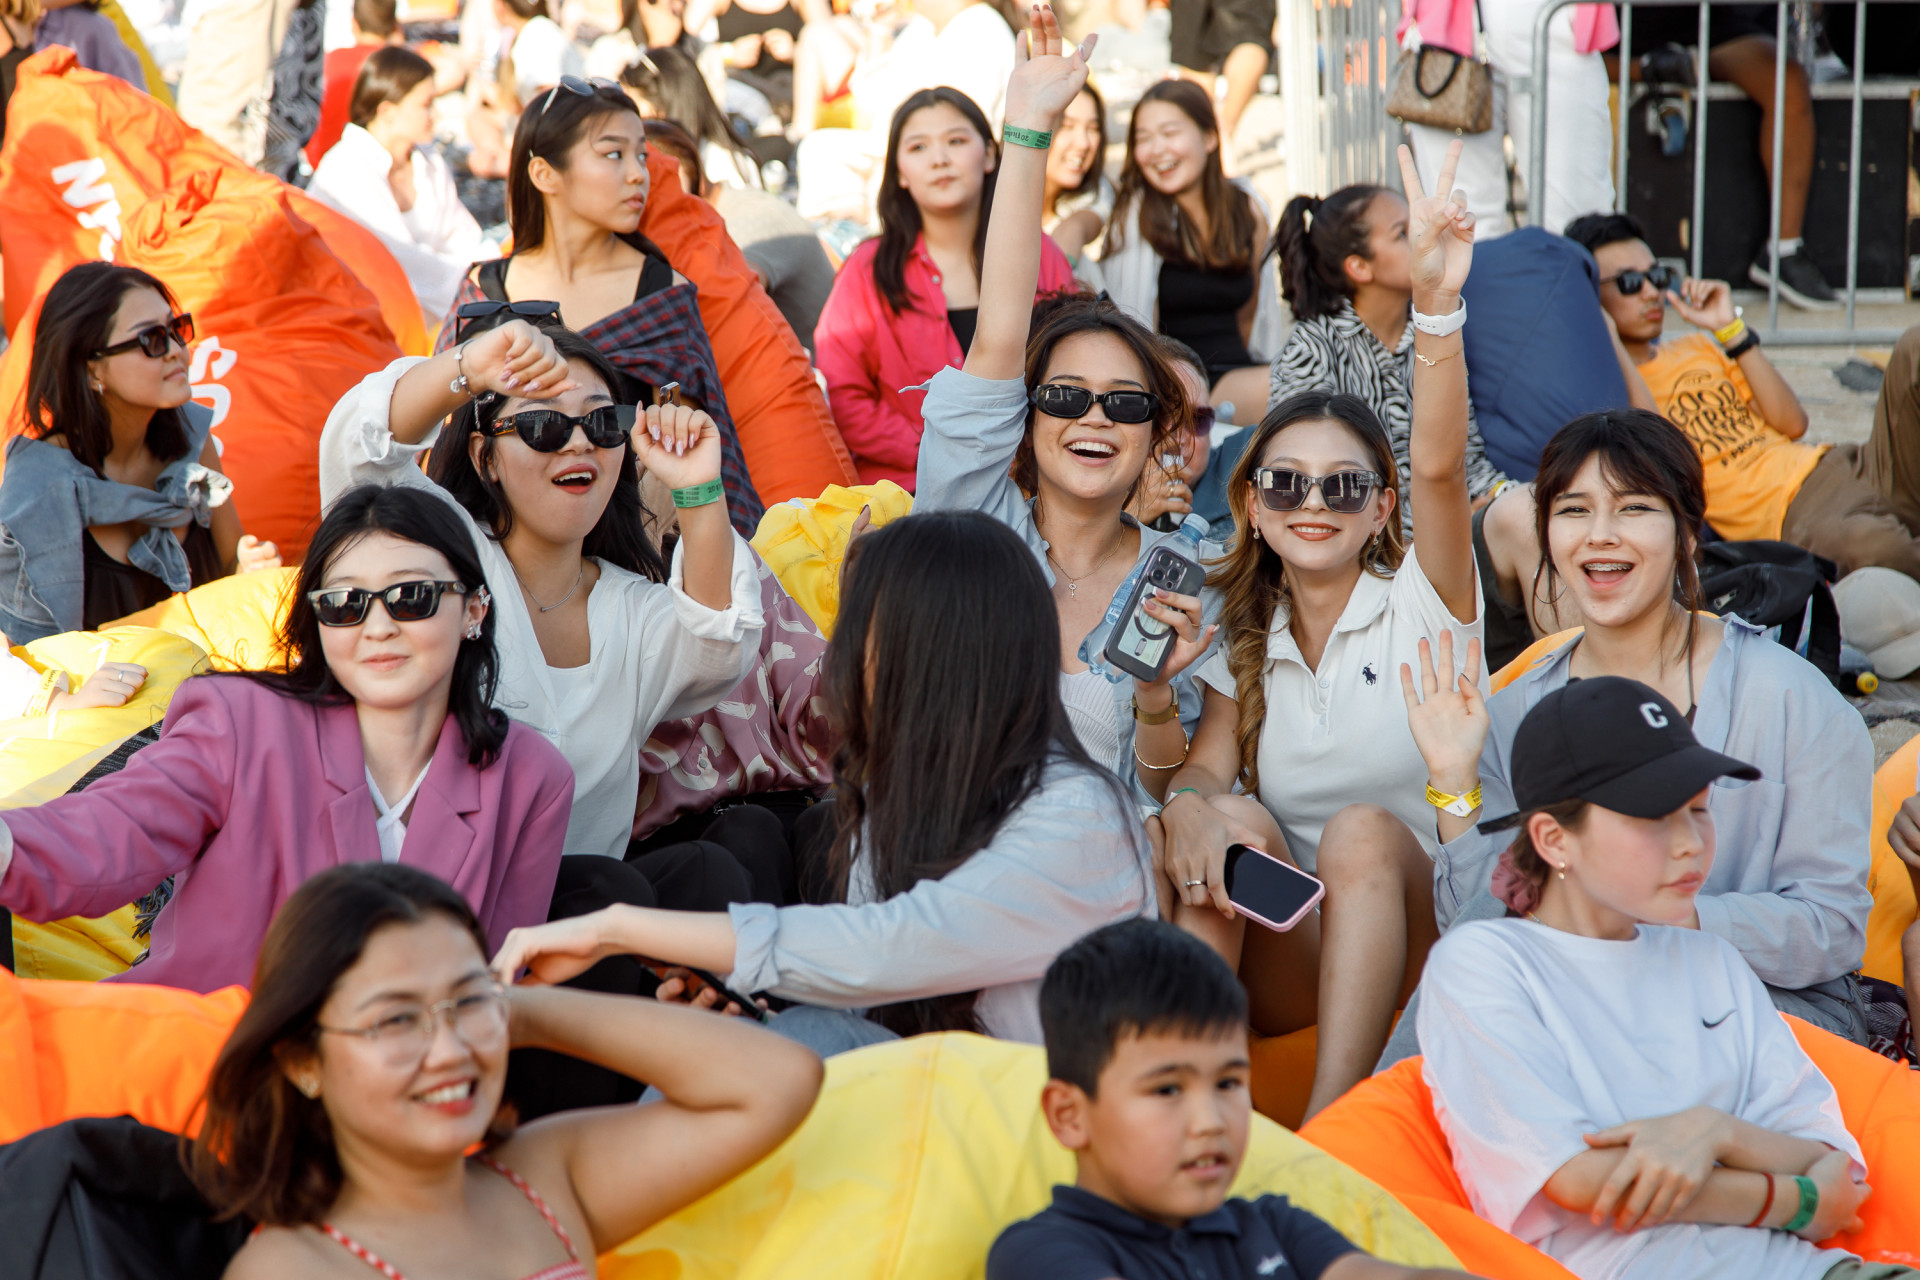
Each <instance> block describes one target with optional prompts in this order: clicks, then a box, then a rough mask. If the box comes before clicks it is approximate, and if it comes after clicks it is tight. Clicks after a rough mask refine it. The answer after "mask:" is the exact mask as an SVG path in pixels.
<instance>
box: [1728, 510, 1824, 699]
mask: <svg viewBox="0 0 1920 1280" xmlns="http://www.w3.org/2000/svg"><path fill="white" fill-rule="evenodd" d="M1838 576H1839V568H1838V566H1836V565H1835V564H1834V563H1833V561H1831V560H1828V559H1827V558H1826V557H1824V556H1817V555H1815V554H1813V552H1811V551H1808V550H1807V549H1806V548H1805V547H1796V546H1795V545H1793V544H1792V543H1791V542H1769V541H1766V540H1764V539H1755V540H1753V541H1751V542H1710V543H1708V544H1706V545H1705V546H1703V547H1701V548H1700V597H1701V601H1702V603H1703V604H1704V606H1705V607H1706V608H1707V609H1709V610H1711V611H1712V612H1714V613H1720V614H1727V613H1737V614H1739V615H1740V616H1741V617H1742V618H1744V619H1746V620H1747V621H1748V622H1751V623H1752V624H1753V625H1755V626H1756V627H1778V628H1780V643H1781V644H1783V645H1785V646H1787V648H1789V649H1792V650H1793V651H1794V652H1796V653H1800V654H1804V655H1805V657H1806V659H1807V661H1808V662H1811V663H1812V664H1813V665H1814V666H1816V667H1818V668H1819V669H1820V673H1821V674H1822V675H1824V676H1826V678H1827V679H1829V680H1831V681H1833V683H1834V685H1835V687H1839V686H1840V612H1839V610H1838V609H1836V608H1835V607H1834V603H1833V589H1832V587H1831V586H1830V585H1829V584H1831V583H1832V582H1833V581H1834V580H1835V579H1836V578H1837V577H1838Z"/></svg>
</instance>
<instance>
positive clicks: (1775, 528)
mask: <svg viewBox="0 0 1920 1280" xmlns="http://www.w3.org/2000/svg"><path fill="white" fill-rule="evenodd" d="M1640 376H1641V377H1643V378H1645V379H1646V380H1647V389H1648V390H1650V391H1652V392H1653V398H1654V400H1655V401H1656V402H1657V403H1658V404H1659V406H1660V412H1662V413H1664V414H1665V415H1666V416H1667V418H1668V420H1669V421H1671V422H1672V423H1673V425H1674V426H1676V427H1679V428H1680V429H1681V430H1682V431H1684V432H1686V433H1687V439H1689V440H1691V441H1692V442H1693V448H1694V451H1695V452H1696V453H1698V454H1699V455H1700V465H1701V468H1702V469H1703V470H1704V471H1705V473H1706V487H1707V523H1708V524H1710V525H1712V526H1713V527H1714V530H1715V531H1716V532H1718V533H1719V535H1720V536H1721V537H1723V538H1727V539H1731V540H1734V541H1741V540H1745V539H1748V538H1778V537H1779V536H1780V524H1781V521H1782V520H1784V519H1785V518H1786V514H1787V504H1788V503H1790V502H1792V501H1793V495H1794V494H1796V493H1798V492H1799V491H1800V482H1801V481H1803V480H1805V479H1806V478H1807V473H1808V472H1809V471H1812V470H1813V467H1814V464H1815V463H1817V462H1819V461H1820V455H1822V454H1824V453H1825V452H1826V451H1827V450H1828V449H1829V448H1831V447H1832V446H1831V445H1823V444H1802V443H1800V442H1799V441H1798V440H1789V439H1788V438H1787V437H1786V436H1785V435H1784V434H1782V433H1781V432H1779V431H1777V430H1775V429H1774V428H1773V427H1771V426H1769V425H1767V420H1766V419H1765V418H1763V417H1761V416H1760V411H1759V410H1758V409H1756V408H1755V407H1754V404H1753V388H1752V387H1751V386H1749V385H1748V384H1747V376H1746V374H1744V373H1742V372H1740V366H1739V364H1738V363H1736V362H1735V361H1732V360H1729V359H1727V355H1726V352H1724V351H1722V350H1721V349H1720V344H1719V343H1717V342H1715V341H1714V340H1713V338H1712V337H1711V336H1710V335H1708V334H1704V333H1693V334H1688V335H1687V336H1686V337H1684V338H1674V339H1672V340H1670V341H1664V342H1662V343H1661V344H1660V345H1659V347H1657V348H1656V349H1655V351H1654V356H1653V359H1651V360H1649V361H1647V362H1646V363H1645V364H1643V365H1641V366H1640Z"/></svg>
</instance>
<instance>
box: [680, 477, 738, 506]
mask: <svg viewBox="0 0 1920 1280" xmlns="http://www.w3.org/2000/svg"><path fill="white" fill-rule="evenodd" d="M725 492H726V490H725V489H723V488H722V487H721V485H720V482H719V481H718V480H709V481H707V482H706V483H705V484H690V485H688V486H687V487H686V488H684V489H675V490H674V491H673V505H674V506H676V507H679V508H680V509H682V510H685V509H686V508H688V507H704V506H706V505H707V504H708V503H709V502H718V501H720V496H721V495H722V494H723V493H725Z"/></svg>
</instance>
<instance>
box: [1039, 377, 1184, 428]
mask: <svg viewBox="0 0 1920 1280" xmlns="http://www.w3.org/2000/svg"><path fill="white" fill-rule="evenodd" d="M1027 400H1028V402H1029V403H1030V404H1032V405H1033V407H1034V408H1036V409H1038V410H1039V411H1040V412H1042V413H1044V414H1046V415H1047V416H1048V417H1050V418H1084V417H1086V416H1087V414H1088V412H1089V411H1091V410H1092V408H1093V402H1094V401H1095V400H1098V401H1099V402H1100V407H1101V408H1102V409H1104V410H1106V413H1107V418H1108V420H1109V421H1112V422H1128V423H1132V422H1150V421H1152V419H1153V415H1154V414H1156V413H1158V412H1160V397H1159V396H1157V395H1155V394H1153V392H1151V391H1108V392H1105V393H1104V394H1101V395H1095V394H1094V393H1093V392H1091V391H1089V390H1087V389H1086V388H1085V387H1076V386H1072V385H1070V384H1068V383H1064V382H1049V383H1047V384H1046V385H1045V386H1039V387H1035V388H1034V389H1033V390H1032V391H1031V392H1030V393H1029V394H1028V396H1027Z"/></svg>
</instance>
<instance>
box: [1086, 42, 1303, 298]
mask: <svg viewBox="0 0 1920 1280" xmlns="http://www.w3.org/2000/svg"><path fill="white" fill-rule="evenodd" d="M1150 102H1164V103H1166V104H1168V105H1169V106H1172V107H1175V108H1178V109H1179V110H1180V111H1181V112H1182V113H1183V114H1184V115H1185V116H1186V117H1187V118H1188V119H1189V120H1191V121H1193V123H1194V125H1195V127H1197V128H1198V129H1199V130H1200V132H1201V133H1202V134H1209V133H1210V134H1212V135H1213V136H1214V138H1215V139H1216V140H1217V145H1216V146H1215V147H1214V149H1213V151H1212V152H1211V153H1210V154H1209V155H1208V156H1207V158H1206V161H1205V162H1204V163H1203V164H1202V166H1201V169H1200V197H1201V201H1202V202H1203V203H1204V204H1205V205H1206V207H1207V209H1208V211H1209V212H1210V213H1211V215H1212V219H1211V221H1212V224H1213V225H1212V226H1210V227H1209V228H1208V230H1207V238H1206V239H1205V240H1204V241H1203V240H1201V238H1200V234H1199V232H1198V231H1197V230H1196V229H1195V228H1194V226H1193V224H1192V223H1190V222H1189V221H1188V220H1187V218H1186V216H1185V215H1184V214H1182V213H1181V212H1180V205H1179V203H1178V202H1177V201H1176V200H1175V199H1174V198H1173V197H1172V196H1170V195H1167V194H1165V193H1164V192H1161V191H1159V190H1157V189H1155V188H1154V186H1153V185H1152V184H1151V183H1149V182H1148V181H1147V176H1146V173H1145V171H1144V170H1142V169H1141V168H1140V161H1139V159H1138V158H1137V156H1136V150H1135V147H1136V141H1137V131H1138V129H1139V125H1140V109H1141V108H1142V107H1144V106H1146V105H1147V104H1148V103H1150ZM1225 145H1226V139H1224V138H1222V137H1221V136H1220V121H1219V119H1218V117H1216V116H1215V115H1214V113H1213V98H1212V95H1210V94H1209V93H1208V92H1207V91H1206V90H1205V89H1202V88H1201V87H1200V86H1199V85H1197V84H1195V83H1194V82H1193V81H1191V80H1162V81H1160V83H1158V84H1156V85H1154V86H1153V88H1151V89H1149V90H1147V91H1146V92H1145V93H1144V94H1142V95H1141V96H1140V101H1139V103H1138V104H1137V105H1136V106H1135V107H1134V109H1133V118H1132V119H1131V120H1130V121H1128V123H1127V155H1126V159H1125V160H1124V161H1123V162H1122V163H1121V166H1120V190H1119V194H1118V195H1117V196H1116V197H1115V198H1114V205H1113V217H1112V218H1110V219H1108V222H1107V252H1108V253H1113V252H1115V251H1116V250H1118V249H1120V248H1121V247H1122V246H1123V245H1124V243H1125V241H1126V235H1127V227H1128V225H1129V223H1130V221H1131V219H1130V218H1129V215H1130V214H1132V213H1134V212H1135V210H1136V209H1137V210H1138V213H1139V220H1140V235H1141V237H1142V238H1144V239H1145V240H1146V242H1147V243H1148V244H1149V245H1151V246H1153V251H1154V252H1155V253H1157V254H1159V255H1160V257H1161V259H1162V260H1163V261H1166V262H1172V263H1176V264H1180V265H1184V266H1191V267H1199V268H1202V269H1204V270H1208V271H1227V270H1233V271H1252V270H1253V266H1254V258H1255V257H1256V256H1257V255H1258V254H1259V253H1260V250H1261V240H1262V238H1263V237H1264V236H1265V234H1266V228H1265V227H1264V226H1262V225H1261V218H1260V214H1259V211H1258V210H1257V209H1255V207H1254V203H1253V197H1252V196H1250V195H1248V194H1247V193H1246V192H1245V191H1243V190H1241V189H1240V188H1239V187H1237V186H1235V185H1234V184H1233V183H1232V182H1231V181H1229V180H1228V178H1227V171H1226V169H1225V168H1223V167H1222V166H1221V163H1220V147H1222V146H1225Z"/></svg>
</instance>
